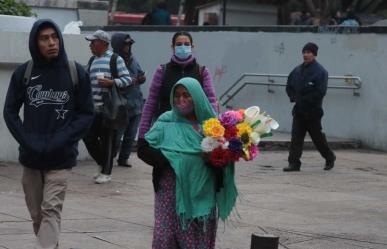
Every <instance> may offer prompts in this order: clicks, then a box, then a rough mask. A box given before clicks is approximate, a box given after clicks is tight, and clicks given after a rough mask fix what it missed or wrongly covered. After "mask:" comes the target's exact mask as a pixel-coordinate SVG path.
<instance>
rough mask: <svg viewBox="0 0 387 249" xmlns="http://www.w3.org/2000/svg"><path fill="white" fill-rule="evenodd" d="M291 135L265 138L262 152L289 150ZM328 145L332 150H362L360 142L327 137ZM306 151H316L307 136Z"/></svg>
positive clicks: (276, 133) (276, 135)
mask: <svg viewBox="0 0 387 249" xmlns="http://www.w3.org/2000/svg"><path fill="white" fill-rule="evenodd" d="M290 140H291V134H290V133H285V132H274V134H273V136H272V137H267V138H263V139H262V140H261V142H260V143H259V148H260V149H261V150H271V151H274V150H288V149H289V146H290ZM327 140H328V145H329V147H330V148H331V149H332V150H337V149H359V148H361V144H360V141H356V140H350V139H345V138H337V137H327ZM304 149H305V150H314V149H316V147H315V146H314V144H313V142H312V139H311V138H310V136H309V135H308V134H307V135H306V136H305V140H304Z"/></svg>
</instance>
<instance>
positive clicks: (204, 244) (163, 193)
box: [152, 169, 217, 249]
mask: <svg viewBox="0 0 387 249" xmlns="http://www.w3.org/2000/svg"><path fill="white" fill-rule="evenodd" d="M159 186H160V188H159V190H158V191H157V193H156V194H155V226H154V233H153V242H152V249H214V248H215V238H216V228H217V220H216V218H215V210H214V212H213V215H212V218H210V219H208V220H207V221H206V222H205V223H204V222H203V221H192V222H191V223H189V224H188V225H187V227H186V228H185V229H184V230H183V229H182V227H181V224H180V222H179V220H178V216H177V214H176V203H175V197H176V195H175V192H176V189H175V187H176V177H175V173H174V171H173V170H172V169H169V170H168V171H166V172H164V174H163V177H162V178H161V180H160V185H159Z"/></svg>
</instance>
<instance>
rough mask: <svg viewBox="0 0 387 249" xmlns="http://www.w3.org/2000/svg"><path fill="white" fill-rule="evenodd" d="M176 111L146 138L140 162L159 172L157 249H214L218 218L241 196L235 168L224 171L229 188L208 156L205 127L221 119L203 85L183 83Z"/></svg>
mask: <svg viewBox="0 0 387 249" xmlns="http://www.w3.org/2000/svg"><path fill="white" fill-rule="evenodd" d="M170 104H171V106H172V110H171V111H167V112H165V113H163V114H162V115H161V116H160V117H159V118H158V119H157V121H156V122H155V123H154V125H153V126H152V128H151V129H150V130H149V131H148V132H147V133H146V134H145V141H146V145H144V146H142V147H141V148H139V150H138V156H139V157H140V158H141V159H142V160H143V161H144V162H146V163H148V164H150V165H151V166H153V167H154V168H155V169H156V168H157V169H159V170H160V172H161V174H159V175H158V178H157V179H155V178H154V179H153V180H154V182H153V183H154V186H155V190H156V193H155V226H154V233H153V244H152V248H153V249H178V248H185V249H198V248H200V249H214V248H215V237H216V229H217V220H218V218H220V219H222V220H225V219H226V218H227V217H228V216H229V214H230V212H231V211H232V209H233V207H234V205H235V201H236V197H237V190H236V186H235V182H234V166H233V165H229V166H227V167H226V168H225V169H224V175H223V176H224V178H223V183H224V184H223V187H222V188H220V189H219V190H218V191H217V190H216V188H215V185H216V184H215V182H216V176H215V175H214V172H213V171H212V170H211V169H210V168H209V167H208V166H206V165H205V162H204V160H203V156H202V149H201V145H200V144H201V141H202V139H203V134H202V132H201V124H202V123H203V121H204V120H207V119H209V118H213V117H215V116H216V114H215V112H214V110H213V108H212V106H211V104H210V102H209V101H208V98H207V96H206V95H205V93H204V91H203V89H202V88H201V86H200V84H199V82H198V81H197V80H195V79H193V78H182V79H180V80H179V81H178V82H177V83H176V85H175V86H173V88H172V90H171V93H170Z"/></svg>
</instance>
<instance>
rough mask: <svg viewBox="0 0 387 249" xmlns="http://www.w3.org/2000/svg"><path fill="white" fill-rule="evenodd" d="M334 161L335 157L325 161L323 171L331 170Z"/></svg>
mask: <svg viewBox="0 0 387 249" xmlns="http://www.w3.org/2000/svg"><path fill="white" fill-rule="evenodd" d="M335 161H336V157H334V158H333V159H332V160H327V161H326V162H325V167H324V170H331V169H332V168H333V167H335Z"/></svg>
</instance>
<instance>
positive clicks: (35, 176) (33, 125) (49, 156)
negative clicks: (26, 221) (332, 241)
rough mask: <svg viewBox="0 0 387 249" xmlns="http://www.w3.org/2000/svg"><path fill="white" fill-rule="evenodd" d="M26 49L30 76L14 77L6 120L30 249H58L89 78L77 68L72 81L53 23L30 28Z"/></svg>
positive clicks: (21, 72)
mask: <svg viewBox="0 0 387 249" xmlns="http://www.w3.org/2000/svg"><path fill="white" fill-rule="evenodd" d="M29 49H30V53H31V57H32V61H33V67H32V71H31V75H30V77H29V78H28V79H27V80H26V81H25V80H24V79H23V78H24V76H25V72H26V69H27V64H28V63H24V64H22V65H21V66H19V67H18V68H17V69H16V71H15V72H14V73H13V75H12V78H11V82H10V84H9V88H8V92H7V97H6V100H5V104H4V119H5V122H6V124H7V126H8V129H9V130H10V132H11V133H12V135H13V136H14V138H15V139H16V141H17V142H18V143H19V145H20V147H19V151H20V154H19V161H20V163H21V164H22V165H23V166H24V170H23V177H22V184H23V190H24V194H25V200H26V204H27V207H28V210H29V212H30V215H31V218H32V222H33V228H34V232H35V235H36V237H37V240H36V245H35V247H34V249H43V248H44V249H56V248H58V241H59V233H60V221H61V212H62V207H63V202H64V197H65V191H66V188H67V178H68V177H69V175H70V171H71V168H72V167H74V166H75V165H76V157H77V155H78V141H79V140H80V139H81V138H82V137H83V136H84V134H85V133H86V132H87V129H88V128H89V126H90V125H91V122H92V120H93V115H94V109H93V101H92V97H91V88H90V82H89V77H88V76H87V73H86V72H85V71H84V69H83V67H82V66H81V65H79V64H77V63H76V64H75V65H76V70H77V76H78V81H77V82H75V83H74V82H73V81H72V77H71V75H70V74H71V73H70V68H69V64H68V60H67V55H66V52H65V49H64V44H63V38H62V35H61V32H60V29H59V28H58V26H57V25H56V24H55V23H54V22H53V21H51V20H48V19H42V20H38V21H36V22H35V23H34V25H33V27H32V29H31V32H30V37H29ZM22 106H24V115H23V116H24V118H23V120H22V119H21V118H20V116H19V111H20V109H21V107H22Z"/></svg>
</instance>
